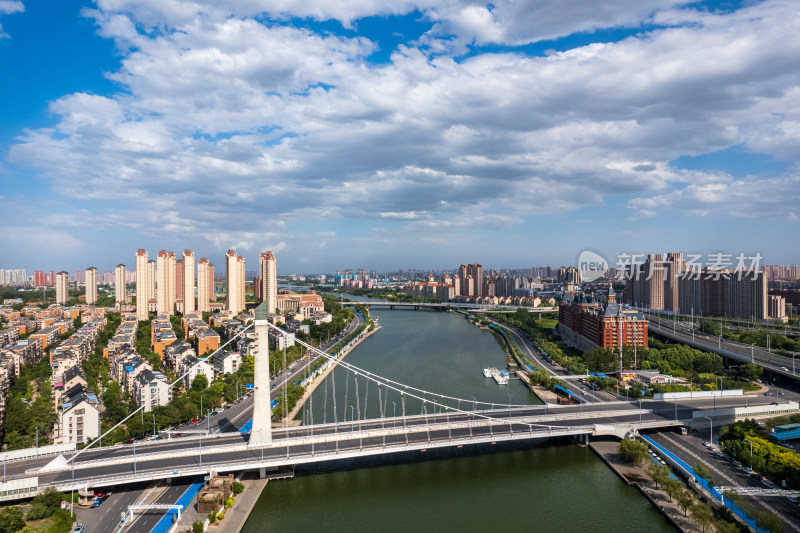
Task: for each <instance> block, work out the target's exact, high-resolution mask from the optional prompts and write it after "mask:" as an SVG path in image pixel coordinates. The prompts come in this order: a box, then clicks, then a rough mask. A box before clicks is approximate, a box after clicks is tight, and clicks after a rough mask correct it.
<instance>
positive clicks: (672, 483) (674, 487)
mask: <svg viewBox="0 0 800 533" xmlns="http://www.w3.org/2000/svg"><path fill="white" fill-rule="evenodd" d="M661 486H662V487H663V488H664V492H666V493H667V496H669V501H672V498H677V497H678V496H679V495H680V493H681V491H682V490H683V483H681V482H680V481H678V480H677V479H672V478H671V477H668V478H667V479H665V480H664V481H662V482H661Z"/></svg>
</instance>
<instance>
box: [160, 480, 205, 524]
mask: <svg viewBox="0 0 800 533" xmlns="http://www.w3.org/2000/svg"><path fill="white" fill-rule="evenodd" d="M204 485H205V482H204V481H203V476H200V477H198V478H196V479H195V480H194V482H192V484H191V485H190V486H189V488H188V489H186V492H184V493H183V496H181V497H180V498H178V501H177V502H175V505H182V506H183V509H186V508H187V507H188V506H189V505H190V504H191V503H192V500H193V499H194V497H195V496H197V493H198V492H200V489H202V488H203V486H204ZM177 514H178V511H177V510H176V509H171V510H170V511H169V512H167V514H165V515H164V517H163V518H162V519H161V520H159V521H158V524H156V527H154V528H153V529H152V531H151V532H150V533H167V531H169V529H170V528H171V527H172V521H173V518H172V517H173V516H176V515H177Z"/></svg>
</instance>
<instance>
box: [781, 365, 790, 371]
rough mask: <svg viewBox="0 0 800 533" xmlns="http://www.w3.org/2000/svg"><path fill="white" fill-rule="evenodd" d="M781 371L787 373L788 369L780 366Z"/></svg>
mask: <svg viewBox="0 0 800 533" xmlns="http://www.w3.org/2000/svg"><path fill="white" fill-rule="evenodd" d="M781 370H783V371H784V372H788V371H789V369H788V368H786V367H785V366H782V367H781Z"/></svg>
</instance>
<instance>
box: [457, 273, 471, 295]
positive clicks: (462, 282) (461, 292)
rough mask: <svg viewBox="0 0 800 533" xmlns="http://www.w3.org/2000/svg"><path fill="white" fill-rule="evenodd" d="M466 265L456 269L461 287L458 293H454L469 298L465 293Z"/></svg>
mask: <svg viewBox="0 0 800 533" xmlns="http://www.w3.org/2000/svg"><path fill="white" fill-rule="evenodd" d="M467 275H468V274H467V265H461V266H459V267H458V277H459V278H460V279H461V287H460V289H461V290H460V291H456V294H460V295H461V296H471V295H470V294H469V293H468V292H467V286H466V280H467Z"/></svg>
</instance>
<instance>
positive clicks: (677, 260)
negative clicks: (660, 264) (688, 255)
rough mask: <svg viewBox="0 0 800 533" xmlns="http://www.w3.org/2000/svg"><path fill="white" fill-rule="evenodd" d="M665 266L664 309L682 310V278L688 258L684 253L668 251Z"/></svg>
mask: <svg viewBox="0 0 800 533" xmlns="http://www.w3.org/2000/svg"><path fill="white" fill-rule="evenodd" d="M664 267H665V269H664V309H666V310H667V311H675V312H678V311H679V310H680V279H681V276H682V275H683V273H684V272H685V271H686V259H685V258H684V256H683V253H682V252H671V253H668V254H667V260H666V261H664Z"/></svg>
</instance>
